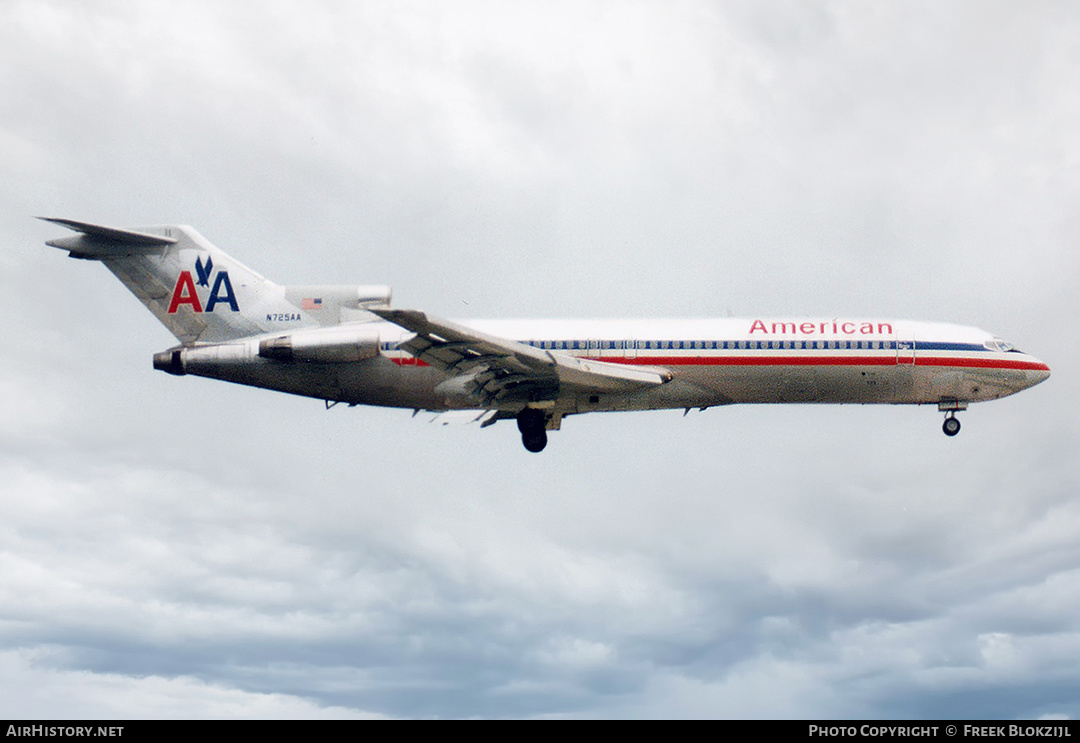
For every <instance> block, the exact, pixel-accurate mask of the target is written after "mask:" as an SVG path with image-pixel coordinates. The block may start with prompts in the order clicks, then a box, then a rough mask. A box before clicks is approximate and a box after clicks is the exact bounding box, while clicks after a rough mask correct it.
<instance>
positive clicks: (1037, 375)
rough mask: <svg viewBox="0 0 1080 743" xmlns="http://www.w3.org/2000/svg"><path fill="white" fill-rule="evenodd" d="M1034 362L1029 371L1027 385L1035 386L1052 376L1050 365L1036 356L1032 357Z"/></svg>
mask: <svg viewBox="0 0 1080 743" xmlns="http://www.w3.org/2000/svg"><path fill="white" fill-rule="evenodd" d="M1032 361H1033V362H1034V363H1033V364H1032V366H1031V368H1030V369H1028V371H1027V386H1028V387H1034V386H1035V385H1037V384H1038V383H1039V382H1045V381H1046V380H1047V379H1048V378H1049V377H1050V367H1049V366H1047V365H1046V364H1044V363H1043V362H1041V361H1039V360H1038V359H1036V358H1032Z"/></svg>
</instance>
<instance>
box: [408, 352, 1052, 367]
mask: <svg viewBox="0 0 1080 743" xmlns="http://www.w3.org/2000/svg"><path fill="white" fill-rule="evenodd" d="M577 358H581V359H589V360H592V361H606V362H609V363H613V364H634V365H638V366H911V365H912V359H911V355H910V354H907V355H904V354H901V356H900V357H899V358H897V357H896V356H637V357H635V358H620V357H607V358H596V357H595V356H578V357H577ZM391 360H392V361H393V362H394V363H395V364H398V365H400V366H427V365H428V364H427V362H425V361H421V360H419V359H416V358H413V357H411V356H405V357H394V358H391ZM914 365H915V366H942V367H954V368H956V367H958V368H965V369H1019V370H1024V371H1050V367H1048V366H1047V365H1046V364H1043V363H1038V362H1034V361H1021V360H1015V361H1014V360H1012V359H976V358H970V357H952V356H916V357H915V360H914Z"/></svg>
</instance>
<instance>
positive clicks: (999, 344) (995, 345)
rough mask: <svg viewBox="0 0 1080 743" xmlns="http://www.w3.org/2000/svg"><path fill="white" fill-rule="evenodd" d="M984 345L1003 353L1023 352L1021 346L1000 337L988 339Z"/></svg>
mask: <svg viewBox="0 0 1080 743" xmlns="http://www.w3.org/2000/svg"><path fill="white" fill-rule="evenodd" d="M983 345H984V346H986V348H988V349H990V350H991V351H1001V352H1002V353H1009V352H1010V351H1011V352H1012V353H1022V351H1021V350H1020V349H1019V348H1017V347H1016V346H1014V345H1013V344H1011V343H1009V342H1008V341H1003V340H1001V339H1000V338H994V339H993V340H990V341H986V342H985V343H983Z"/></svg>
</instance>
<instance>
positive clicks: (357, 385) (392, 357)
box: [186, 318, 1050, 415]
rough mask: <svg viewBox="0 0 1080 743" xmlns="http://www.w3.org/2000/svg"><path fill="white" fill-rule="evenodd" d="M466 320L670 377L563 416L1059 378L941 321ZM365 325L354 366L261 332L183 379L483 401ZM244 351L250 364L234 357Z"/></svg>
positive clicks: (1005, 385) (382, 400)
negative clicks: (449, 386) (282, 347)
mask: <svg viewBox="0 0 1080 743" xmlns="http://www.w3.org/2000/svg"><path fill="white" fill-rule="evenodd" d="M465 322H467V324H468V326H469V327H472V328H475V329H477V330H479V331H482V332H485V333H489V334H491V335H496V336H499V337H502V338H511V339H514V340H518V341H521V342H523V343H526V344H529V345H531V346H533V347H536V348H540V349H544V350H550V351H552V352H553V353H559V354H567V355H572V356H575V357H578V358H582V359H593V360H598V361H605V362H612V363H617V364H626V365H634V366H638V367H648V368H655V369H663V370H665V371H666V372H668V373H670V376H671V380H670V381H669V382H668V383H666V384H663V385H660V386H658V387H655V388H653V389H648V390H644V391H640V392H633V393H620V394H595V395H580V396H567V395H560V396H558V397H556V398H554V399H552V400H548V401H546V404H547V405H548V406H549V407H550V408H551V409H552V411H553V412H554V413H557V414H558V415H571V414H574V413H585V412H592V411H614V410H648V409H658V408H691V407H694V408H697V407H711V406H714V405H730V404H733V403H887V404H927V403H930V404H939V405H941V404H948V403H963V404H966V403H969V402H979V401H984V400H992V399H996V398H1000V397H1004V396H1006V395H1011V394H1013V393H1015V392H1019V391H1020V390H1022V389H1025V388H1027V387H1030V386H1032V385H1034V384H1037V383H1038V382H1041V381H1042V380H1044V379H1046V378H1047V377H1048V376H1049V374H1050V371H1049V368H1048V367H1047V365H1046V364H1044V363H1043V362H1041V361H1039V360H1038V359H1036V358H1034V357H1032V356H1029V355H1027V354H1025V353H1021V352H1019V351H1017V350H1015V349H1010V348H1009V347H1008V346H1007V344H1005V343H1004V342H1002V341H1000V340H998V339H995V338H994V337H993V336H992V335H991V334H990V333H987V332H985V331H982V330H978V329H975V328H969V327H963V326H958V325H948V324H942V323H925V322H910V321H896V320H884V321H882V320H862V319H859V320H852V319H844V318H840V319H830V320H811V319H778V320H774V319H720V320H638V321H633V320H497V321H496V320H490V321H482V320H470V321H465ZM370 327H371V328H372V330H375V329H377V331H378V336H379V353H378V355H376V356H374V357H373V358H370V359H364V360H362V361H358V362H355V363H348V364H340V363H339V364H334V363H327V364H320V363H289V364H280V363H276V362H273V361H267V360H265V359H261V358H259V357H258V349H257V346H258V342H259V339H258V338H253V339H244V340H239V341H236V342H234V343H232V344H229V346H228V347H229V348H232V349H233V351H232V352H229V351H227V350H225V348H223V347H221V346H216V347H214V349H215V350H213V352H212V356H208V357H206V358H200V354H199V353H198V351H197V349H191V350H192V351H194V353H191V354H189V355H188V356H187V357H186V371H187V372H188V373H192V374H198V375H202V376H209V377H215V378H218V379H227V380H229V381H234V382H239V383H242V384H249V385H255V386H259V387H268V388H271V389H277V390H282V391H286V392H293V393H296V394H302V395H307V396H311V397H317V398H322V399H326V400H329V401H342V402H347V403H356V404H367V405H383V406H396V407H410V408H420V409H426V410H451V409H468V408H477V407H480V406H479V405H477V404H476V403H475V402H474V401H470V400H469V399H466V398H461V397H454V396H452V395H446V394H441V393H440V392H437V391H436V388H437V387H438V386H439V384H440V383H441V382H444V381H445V380H447V379H448V378H449V375H448V374H447V373H445V372H442V371H439V370H436V369H434V368H432V367H430V366H428V365H426V364H424V363H423V362H421V361H418V360H417V359H416V358H414V357H413V356H411V355H410V354H409V353H407V352H405V351H403V350H400V349H398V345H399V343H401V342H403V341H405V340H407V339H408V338H410V337H411V336H412V334H411V333H409V332H408V331H404V330H402V329H401V328H400V327H398V326H397V325H394V324H391V323H383V322H377V323H373V324H371V326H370ZM1007 349H1009V350H1007ZM207 353H208V354H210V353H211V349H207ZM226 357H228V358H226ZM241 357H243V360H244V362H246V363H236V362H238V361H240V358H241ZM519 407H520V406H519Z"/></svg>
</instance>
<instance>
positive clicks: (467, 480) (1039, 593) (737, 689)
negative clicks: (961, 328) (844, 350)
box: [0, 0, 1080, 718]
mask: <svg viewBox="0 0 1080 743" xmlns="http://www.w3.org/2000/svg"><path fill="white" fill-rule="evenodd" d="M1078 38H1080V6H1077V5H1076V4H1075V3H1072V2H1066V1H1062V2H1026V3H1015V2H985V1H983V0H978V1H975V0H972V1H971V2H951V1H948V0H946V1H944V2H943V1H942V0H932V1H927V2H919V1H917V0H916V1H913V2H904V3H897V2H826V1H820V2H808V1H803V0H799V1H797V2H795V1H792V2H780V1H778V2H768V3H762V2H751V1H749V0H748V1H746V2H715V3H705V2H692V1H691V0H687V1H686V2H676V3H659V2H626V1H620V2H612V3H607V2H591V3H589V2H585V3H582V2H567V3H559V2H547V1H545V2H536V3H529V2H464V1H458V2H453V3H446V2H437V1H432V2H414V3H408V2H398V1H396V0H395V1H394V2H367V3H352V2H341V3H332V2H323V3H312V2H304V3H300V2H275V3H260V4H257V5H253V4H252V3H247V2H186V3H175V2H140V3H128V2H79V3H74V2H47V1H44V0H26V1H22V0H4V2H2V3H0V192H2V198H0V236H2V238H3V239H2V242H0V316H2V317H3V318H4V320H5V323H4V327H5V330H4V331H3V338H4V342H3V343H2V344H0V689H2V690H3V693H0V716H4V717H12V716H14V717H95V716H98V717H275V716H281V717H354V716H355V717H380V716H387V717H432V716H433V717H470V716H479V717H532V716H535V717H546V716H553V717H564V716H569V717H574V716H587V717H596V716H604V717H609V716H610V717H655V716H663V717H679V716H687V717H733V716H734V717H744V716H749V717H811V718H822V717H846V716H860V717H861V716H866V717H897V718H904V717H939V716H941V717H1006V718H1011V717H1040V716H1073V717H1075V716H1080V619H1078V617H1080V498H1078V496H1080V471H1078V461H1080V456H1078V455H1080V423H1078V417H1080V404H1078V402H1080V385H1078V383H1077V381H1076V379H1077V372H1078V371H1080V354H1078V353H1077V346H1076V344H1075V343H1074V342H1073V337H1074V335H1075V329H1074V324H1075V323H1076V321H1077V317H1078V314H1080V312H1078V310H1080V303H1078V301H1077V286H1078V279H1080V257H1078V254H1080V250H1078V246H1080V208H1078V204H1080V126H1078V122H1080V45H1078V44H1077V39H1078ZM33 215H46V216H58V217H68V218H73V219H81V220H86V221H92V222H99V223H105V224H113V225H117V226H124V225H131V226H134V225H145V224H160V223H187V224H191V225H194V226H195V227H196V228H197V229H198V230H200V231H201V232H202V233H203V234H204V235H206V236H207V237H208V238H209V239H210V240H212V241H213V242H215V243H216V244H217V245H219V246H220V247H222V248H223V249H225V250H227V251H228V252H230V253H231V254H233V255H234V256H235V257H237V258H238V259H239V260H241V261H243V262H245V263H247V264H248V265H251V266H252V267H254V268H256V269H257V270H259V271H261V272H262V273H264V274H266V275H267V276H269V277H270V278H273V279H276V280H278V281H281V282H285V283H307V282H311V283H389V284H392V285H393V286H394V288H395V301H396V303H397V304H398V306H402V307H415V308H420V309H425V310H428V311H430V312H432V313H435V314H438V315H443V316H458V317H469V316H475V317H537V316H541V317H543V316H550V317H623V316H630V317H707V316H726V315H728V314H734V315H750V316H771V315H786V314H792V315H823V316H826V317H833V316H837V315H857V316H865V315H871V316H873V315H877V316H886V317H900V318H911V319H920V320H941V321H949V322H958V323H962V324H967V325H976V326H979V327H982V328H985V329H987V330H991V331H993V332H994V333H996V334H998V335H1000V336H1002V337H1005V338H1007V339H1009V340H1011V341H1013V342H1014V343H1016V344H1018V345H1019V346H1020V347H1021V348H1023V349H1024V350H1027V351H1029V352H1031V353H1033V354H1034V355H1036V356H1038V357H1040V358H1041V359H1043V360H1045V361H1046V362H1047V363H1049V364H1050V366H1051V368H1052V369H1053V371H1054V376H1053V377H1052V378H1051V379H1050V380H1049V381H1048V382H1047V383H1046V384H1043V385H1040V386H1039V387H1037V388H1035V389H1033V390H1030V391H1027V392H1024V393H1023V394H1020V395H1017V396H1015V397H1012V398H1008V399H1006V400H1002V401H998V402H993V403H989V404H986V405H977V406H974V407H973V408H972V409H971V410H969V411H968V412H967V413H965V414H963V415H962V419H963V421H964V430H963V432H962V433H961V435H960V436H958V437H957V438H956V439H947V438H946V437H944V436H943V435H942V434H941V431H940V415H939V414H938V413H937V412H936V410H934V409H931V408H910V409H909V408H875V407H865V408H864V407H847V406H844V407H814V406H807V407H797V406H792V407H742V408H728V409H712V410H709V411H706V412H704V413H696V412H695V413H693V414H691V415H690V416H687V417H685V418H684V417H683V416H682V415H681V412H678V411H672V412H655V413H633V414H622V415H594V416H585V417H581V418H572V419H570V420H568V421H566V423H565V426H564V428H563V430H562V431H559V432H556V433H553V434H552V436H551V441H550V444H549V446H548V448H547V450H546V451H545V452H544V453H543V454H542V455H539V456H537V455H531V454H528V453H527V452H525V451H524V449H522V447H521V444H520V440H519V437H518V435H517V431H516V429H515V427H514V426H513V425H512V424H506V423H501V424H499V425H497V426H495V427H493V428H489V429H484V430H479V429H477V428H474V427H458V428H453V427H452V428H445V427H440V426H436V425H431V424H430V423H429V422H427V418H428V416H424V415H420V416H417V418H415V419H414V418H411V417H410V414H409V412H408V411H395V410H383V409H374V408H354V409H345V408H344V406H342V407H340V408H335V409H333V410H330V411H326V410H324V409H323V406H322V404H321V403H319V402H318V401H313V400H308V399H301V398H293V397H289V396H286V395H281V394H278V393H272V392H267V391H261V390H254V389H249V388H244V387H236V386H232V385H228V384H224V383H221V382H213V381H209V380H205V379H198V378H193V377H185V378H175V377H170V376H168V375H165V374H162V373H160V372H155V371H153V370H152V368H151V363H150V360H151V355H152V354H153V353H154V352H156V351H161V350H163V349H165V348H167V347H169V346H170V345H172V344H173V340H172V338H171V336H170V335H169V334H168V332H167V331H166V330H165V329H164V328H163V327H162V326H160V325H159V324H158V323H157V322H156V321H155V320H154V318H153V317H152V316H151V315H150V314H149V313H147V312H146V311H145V310H144V309H143V308H142V307H141V305H140V304H139V303H138V302H137V301H136V300H135V299H134V298H133V297H131V296H130V295H129V294H128V293H127V292H126V291H125V290H124V288H123V287H122V286H121V285H120V284H119V282H117V281H115V279H113V277H112V276H111V275H110V274H109V273H108V272H107V271H106V270H105V269H104V268H103V267H101V266H99V265H95V264H93V263H89V262H83V261H73V260H69V259H68V258H66V257H65V255H64V254H63V253H62V252H61V251H57V250H53V249H51V248H47V247H45V246H44V245H43V242H44V241H45V240H47V239H50V238H54V237H58V236H61V235H62V234H63V233H64V230H62V229H59V228H57V227H55V226H52V225H48V224H45V223H41V222H36V221H34V220H33V219H32V218H31V217H32V216H33Z"/></svg>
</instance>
